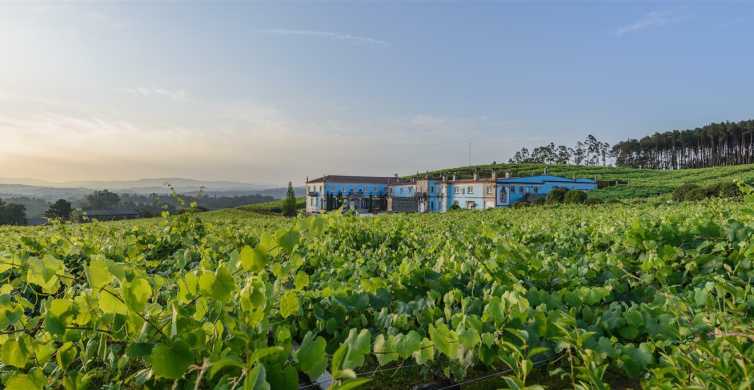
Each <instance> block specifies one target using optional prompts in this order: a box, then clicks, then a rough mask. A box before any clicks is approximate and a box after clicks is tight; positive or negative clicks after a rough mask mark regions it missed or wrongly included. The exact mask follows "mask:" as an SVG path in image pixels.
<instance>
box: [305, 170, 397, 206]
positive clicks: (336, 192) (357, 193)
mask: <svg viewBox="0 0 754 390" xmlns="http://www.w3.org/2000/svg"><path fill="white" fill-rule="evenodd" d="M391 180H393V178H389V177H368V176H323V177H321V178H319V179H315V180H312V181H308V180H307V182H306V212H307V213H309V214H311V213H320V212H324V211H327V210H330V209H333V208H338V207H340V206H346V207H347V208H351V209H373V208H377V207H378V205H377V203H378V202H383V203H384V199H385V197H386V196H387V187H388V184H389V183H390V181H391ZM336 202H337V203H341V204H338V205H334V204H333V203H336ZM379 207H381V208H382V209H384V205H383V206H379Z"/></svg>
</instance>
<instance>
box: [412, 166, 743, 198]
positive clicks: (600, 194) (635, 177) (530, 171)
mask: <svg viewBox="0 0 754 390" xmlns="http://www.w3.org/2000/svg"><path fill="white" fill-rule="evenodd" d="M492 169H495V171H497V174H498V177H501V176H502V175H503V174H504V173H505V172H510V173H511V174H512V175H513V176H533V175H541V174H542V173H543V172H544V171H545V170H547V173H548V174H552V175H557V176H564V177H569V178H570V177H583V178H590V179H593V178H597V179H598V180H606V181H615V180H620V181H626V182H628V183H627V184H626V185H618V186H614V187H608V188H603V189H600V190H597V191H594V192H592V193H590V197H593V198H597V199H603V200H629V199H646V198H647V197H654V196H658V195H664V194H670V193H671V192H673V190H674V189H675V188H677V187H679V186H681V185H683V184H687V183H694V184H698V185H702V186H705V185H712V184H718V183H732V182H733V181H734V180H743V181H745V182H747V183H749V184H752V183H754V165H752V164H749V165H728V166H720V167H712V168H694V169H676V170H661V169H639V168H626V167H609V166H608V167H602V166H583V165H564V164H553V165H544V164H500V163H498V164H495V165H492V164H489V165H476V166H468V167H457V168H449V169H443V170H438V171H432V172H429V174H430V175H433V176H436V177H439V176H440V175H446V176H448V177H451V176H452V175H454V174H455V175H457V176H458V177H471V176H472V175H473V174H474V172H479V174H480V175H482V176H488V175H489V174H490V173H491V172H492ZM423 175H424V174H417V176H423Z"/></svg>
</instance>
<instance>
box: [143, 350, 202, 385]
mask: <svg viewBox="0 0 754 390" xmlns="http://www.w3.org/2000/svg"><path fill="white" fill-rule="evenodd" d="M149 362H150V363H151V364H152V371H154V373H155V375H157V376H159V377H163V378H168V379H178V378H180V377H182V376H183V374H184V373H185V372H186V370H187V369H188V367H189V366H190V365H191V363H193V362H194V355H193V354H192V353H191V350H190V349H189V347H188V345H186V343H184V342H182V341H178V342H175V343H171V344H163V343H160V344H157V345H156V346H155V347H154V349H152V353H151V354H150V355H149Z"/></svg>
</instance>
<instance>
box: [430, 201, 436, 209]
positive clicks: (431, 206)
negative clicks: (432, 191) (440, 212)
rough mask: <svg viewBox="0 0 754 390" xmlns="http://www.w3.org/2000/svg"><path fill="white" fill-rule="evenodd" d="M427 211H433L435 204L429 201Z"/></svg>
mask: <svg viewBox="0 0 754 390" xmlns="http://www.w3.org/2000/svg"><path fill="white" fill-rule="evenodd" d="M429 209H430V210H434V209H435V202H434V201H432V200H430V201H429Z"/></svg>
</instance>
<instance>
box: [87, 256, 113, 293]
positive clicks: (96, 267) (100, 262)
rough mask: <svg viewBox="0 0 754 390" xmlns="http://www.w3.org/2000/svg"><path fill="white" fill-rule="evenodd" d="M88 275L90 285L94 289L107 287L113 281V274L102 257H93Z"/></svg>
mask: <svg viewBox="0 0 754 390" xmlns="http://www.w3.org/2000/svg"><path fill="white" fill-rule="evenodd" d="M86 274H87V276H88V277H89V285H91V286H92V288H93V289H99V288H101V287H103V286H107V285H108V284H110V282H111V281H112V280H113V274H112V273H110V269H109V268H108V266H107V261H105V260H104V259H103V258H102V257H101V256H93V257H92V260H91V261H90V262H89V266H88V267H86Z"/></svg>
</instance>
